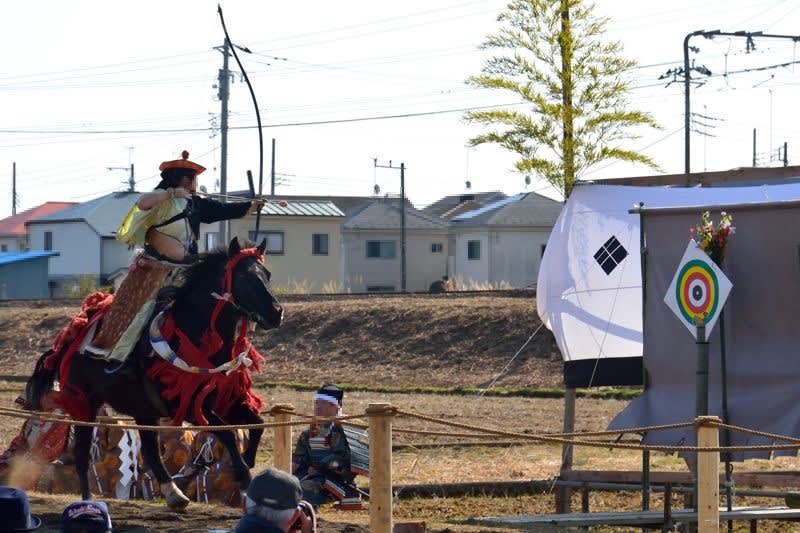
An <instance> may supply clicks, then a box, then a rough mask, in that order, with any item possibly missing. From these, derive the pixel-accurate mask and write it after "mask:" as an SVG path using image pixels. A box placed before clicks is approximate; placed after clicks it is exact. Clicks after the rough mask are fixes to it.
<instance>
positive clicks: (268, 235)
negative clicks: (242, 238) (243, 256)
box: [249, 231, 283, 255]
mask: <svg viewBox="0 0 800 533" xmlns="http://www.w3.org/2000/svg"><path fill="white" fill-rule="evenodd" d="M249 237H250V240H251V241H253V242H258V243H260V242H261V239H267V253H268V254H272V255H283V232H282V231H259V232H258V235H256V232H255V231H251V232H250V233H249Z"/></svg>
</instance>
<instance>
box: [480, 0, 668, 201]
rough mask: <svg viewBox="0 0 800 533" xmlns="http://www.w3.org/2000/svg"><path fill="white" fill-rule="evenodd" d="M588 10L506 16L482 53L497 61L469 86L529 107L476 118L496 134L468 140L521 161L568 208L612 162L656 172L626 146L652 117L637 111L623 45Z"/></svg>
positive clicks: (584, 6) (569, 4)
mask: <svg viewBox="0 0 800 533" xmlns="http://www.w3.org/2000/svg"><path fill="white" fill-rule="evenodd" d="M593 8H594V6H593V5H592V4H590V3H588V2H586V1H584V0H511V1H510V2H509V3H508V5H507V6H506V9H505V10H504V11H503V12H502V13H501V14H500V15H499V16H498V22H499V25H500V29H499V31H498V32H497V33H495V34H493V35H490V36H488V37H487V38H486V40H485V42H484V43H483V44H482V45H481V48H482V49H490V50H495V51H496V54H497V55H495V56H493V57H492V58H490V59H489V60H487V62H486V64H485V65H484V67H483V70H482V72H481V74H480V75H478V76H472V77H470V78H469V79H468V80H467V83H469V84H470V85H473V86H475V87H480V88H488V89H501V90H505V91H511V92H512V93H515V94H516V95H518V96H519V97H520V98H522V99H523V100H525V101H526V102H530V107H529V108H528V109H527V110H525V111H520V110H517V109H495V110H485V111H471V112H469V113H467V114H466V116H465V118H466V119H467V120H468V121H470V122H474V123H480V124H484V125H486V126H487V127H489V128H491V129H490V131H487V132H486V133H483V134H481V135H478V136H477V137H474V138H472V139H470V144H471V145H473V146H475V145H478V144H483V143H496V144H499V145H501V146H503V147H504V148H506V149H508V150H510V151H512V152H514V153H516V154H518V155H519V159H518V160H517V161H516V163H515V166H516V168H517V169H518V170H519V171H520V172H523V173H532V174H535V175H539V176H541V177H542V178H544V179H546V180H547V181H548V182H550V183H551V184H552V185H553V186H554V187H556V188H557V189H559V190H560V191H561V192H562V194H563V195H564V198H567V197H568V196H569V194H570V192H571V191H572V187H573V185H574V183H575V180H576V179H577V178H578V177H579V176H580V175H581V174H582V172H584V171H585V170H586V169H588V168H589V167H591V166H592V165H594V164H596V163H599V162H600V161H604V160H608V159H618V160H622V161H631V162H639V163H644V164H645V165H648V166H650V167H652V168H658V166H657V165H656V163H655V162H654V161H653V160H652V159H651V158H650V157H648V156H647V155H645V154H642V153H639V152H636V151H635V150H632V149H631V148H630V146H629V144H628V143H626V141H630V140H632V139H636V138H637V137H638V135H637V130H638V127H640V126H645V127H658V126H657V124H656V122H655V120H654V119H653V117H652V116H651V115H650V114H648V113H645V112H642V111H636V110H632V109H630V106H629V102H628V98H627V96H628V92H629V90H630V79H629V78H628V77H627V74H628V73H629V71H630V70H631V69H632V68H633V67H634V66H635V62H634V61H632V60H628V59H625V58H623V57H622V55H621V53H622V45H621V44H620V43H619V42H605V41H604V39H603V37H604V35H605V24H606V22H607V20H606V19H604V18H600V17H596V16H594V15H593V12H592V11H593Z"/></svg>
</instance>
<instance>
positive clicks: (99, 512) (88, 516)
mask: <svg viewBox="0 0 800 533" xmlns="http://www.w3.org/2000/svg"><path fill="white" fill-rule="evenodd" d="M61 531H62V533H106V532H108V531H111V516H109V514H108V506H107V505H106V502H101V501H96V500H83V501H79V502H75V503H71V504H69V505H67V506H66V507H64V512H63V513H61Z"/></svg>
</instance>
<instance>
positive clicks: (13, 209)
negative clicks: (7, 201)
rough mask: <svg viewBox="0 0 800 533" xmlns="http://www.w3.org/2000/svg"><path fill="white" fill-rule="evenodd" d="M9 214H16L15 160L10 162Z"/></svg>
mask: <svg viewBox="0 0 800 533" xmlns="http://www.w3.org/2000/svg"><path fill="white" fill-rule="evenodd" d="M11 214H12V215H16V214H17V162H16V161H14V162H13V163H11Z"/></svg>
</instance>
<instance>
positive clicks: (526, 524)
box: [466, 507, 800, 531]
mask: <svg viewBox="0 0 800 533" xmlns="http://www.w3.org/2000/svg"><path fill="white" fill-rule="evenodd" d="M664 519H665V517H664V513H663V512H662V511H625V512H614V513H572V514H547V515H532V516H524V515H523V516H494V517H484V518H470V519H468V520H467V521H466V522H467V523H468V524H475V525H481V526H486V527H514V528H519V529H531V530H535V531H542V530H547V529H550V530H553V529H559V528H577V527H590V526H638V527H658V528H661V527H663V526H665V525H671V524H665V523H664ZM669 519H670V522H671V523H675V522H697V513H696V512H695V511H694V510H693V509H676V510H674V511H672V513H671V515H670V517H669ZM728 520H747V521H750V524H751V529H750V530H751V531H755V529H754V524H755V523H757V522H758V521H759V520H784V521H790V522H794V521H798V520H800V509H790V508H788V507H734V508H733V510H731V511H727V510H725V509H720V511H719V521H720V523H722V522H725V521H728Z"/></svg>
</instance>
